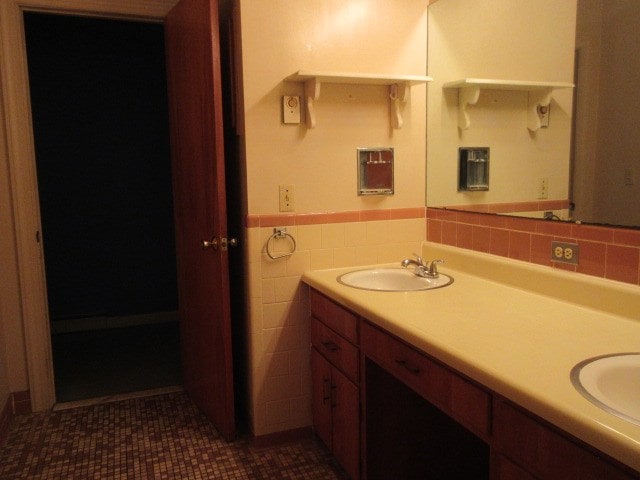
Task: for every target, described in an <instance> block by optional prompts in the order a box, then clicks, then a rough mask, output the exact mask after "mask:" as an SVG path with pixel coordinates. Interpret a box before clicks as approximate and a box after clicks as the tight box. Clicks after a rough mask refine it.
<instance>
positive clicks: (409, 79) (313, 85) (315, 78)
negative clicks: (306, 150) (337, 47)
mask: <svg viewBox="0 0 640 480" xmlns="http://www.w3.org/2000/svg"><path fill="white" fill-rule="evenodd" d="M285 80H286V81H289V82H303V83H304V96H305V99H306V102H305V103H306V110H307V128H314V127H315V126H316V124H317V121H316V112H315V108H314V102H315V101H316V100H318V98H320V85H321V84H323V83H341V84H351V85H388V86H389V100H390V101H391V102H392V112H393V113H392V118H391V123H392V125H393V128H402V123H403V120H402V113H401V111H400V107H401V105H402V104H404V103H406V102H407V100H408V99H409V90H410V88H411V87H412V86H414V85H420V84H423V83H427V82H430V81H432V80H433V79H432V78H431V77H426V76H422V75H382V74H367V73H343V72H317V71H305V70H299V71H298V72H296V73H294V74H293V75H289V76H288V77H287V78H285Z"/></svg>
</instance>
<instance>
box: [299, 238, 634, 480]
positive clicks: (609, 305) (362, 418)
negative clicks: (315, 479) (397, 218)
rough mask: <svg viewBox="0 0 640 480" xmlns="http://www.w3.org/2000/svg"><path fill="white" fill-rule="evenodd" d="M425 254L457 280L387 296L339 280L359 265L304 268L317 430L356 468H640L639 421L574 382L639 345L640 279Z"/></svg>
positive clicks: (576, 473)
mask: <svg viewBox="0 0 640 480" xmlns="http://www.w3.org/2000/svg"><path fill="white" fill-rule="evenodd" d="M423 250H424V251H423V254H424V256H425V257H427V258H445V260H446V261H447V263H446V264H445V266H443V268H442V270H443V271H444V272H446V273H448V274H450V275H451V276H452V277H453V278H454V280H455V281H454V282H453V283H452V284H451V285H448V286H446V287H443V288H438V289H433V290H426V291H416V292H383V291H371V290H363V289H357V288H353V287H349V286H347V285H343V284H341V283H339V282H338V281H337V280H336V278H337V277H338V276H340V275H341V274H343V273H345V272H348V271H353V270H357V268H350V269H334V270H323V271H315V272H308V273H306V274H305V275H304V277H303V280H304V281H305V282H306V283H307V284H308V285H309V286H310V287H311V288H310V292H309V303H310V310H311V342H312V353H311V359H312V360H311V362H312V378H313V419H314V429H315V431H316V433H317V435H318V436H319V437H320V438H321V439H322V440H323V441H324V443H325V444H326V445H327V446H328V447H329V448H330V449H331V450H332V451H333V452H334V454H335V456H336V458H337V459H338V461H339V462H340V463H341V464H342V465H343V467H344V468H345V470H346V471H347V473H348V474H349V475H350V476H351V478H354V479H355V478H367V479H369V480H372V479H385V478H403V479H411V478H474V479H481V478H487V479H489V478H491V479H494V480H495V479H500V480H510V479H535V478H538V479H555V478H557V479H563V480H566V479H580V480H584V479H594V480H595V479H632V478H640V425H636V424H634V423H632V422H629V421H627V420H625V419H622V418H619V417H617V416H615V415H612V414H611V413H609V412H608V411H605V410H604V409H602V408H600V407H598V406H596V405H594V404H592V403H591V402H589V401H588V400H587V399H585V398H584V397H583V396H582V395H581V394H580V393H579V392H578V391H577V390H576V389H575V388H574V386H573V385H572V383H571V380H570V371H571V369H572V367H573V366H574V365H575V364H577V363H579V362H580V361H583V360H584V359H586V358H590V357H593V356H597V355H602V354H606V353H615V352H631V351H636V352H637V351H640V319H639V318H638V316H637V315H638V314H640V294H639V293H638V292H637V288H636V287H632V286H629V287H628V286H626V285H621V284H618V283H617V282H607V281H603V280H601V279H591V278H582V277H583V276H580V275H575V274H573V275H571V274H567V273H566V272H561V271H558V272H556V271H554V270H552V269H547V268H542V267H537V266H535V265H530V264H520V263H519V262H513V261H508V260H504V259H498V258H495V257H493V256H490V255H483V254H476V253H473V252H466V251H460V250H459V249H455V248H452V247H446V246H441V245H438V246H434V245H431V244H425V246H424V249H423ZM445 267H446V268H445ZM483 270H484V271H485V273H486V274H485V275H484V276H482V272H483ZM471 272H474V273H476V272H479V273H480V275H476V274H471ZM576 282H577V283H576ZM550 292H551V293H550ZM593 292H599V293H598V297H599V301H600V302H601V305H602V308H600V309H598V308H595V306H594V305H595V303H594V304H589V302H593V299H591V297H593ZM585 295H586V297H588V298H586V299H585V300H584V302H583V303H580V299H581V298H582V297H583V296H585ZM585 303H586V304H587V305H585ZM633 312H636V313H635V315H636V316H635V318H634V313H633Z"/></svg>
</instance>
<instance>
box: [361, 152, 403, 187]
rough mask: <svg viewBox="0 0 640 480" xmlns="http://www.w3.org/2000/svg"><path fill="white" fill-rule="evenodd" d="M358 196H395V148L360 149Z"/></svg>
mask: <svg viewBox="0 0 640 480" xmlns="http://www.w3.org/2000/svg"><path fill="white" fill-rule="evenodd" d="M357 151H358V195H393V159H394V153H393V148H358V149H357Z"/></svg>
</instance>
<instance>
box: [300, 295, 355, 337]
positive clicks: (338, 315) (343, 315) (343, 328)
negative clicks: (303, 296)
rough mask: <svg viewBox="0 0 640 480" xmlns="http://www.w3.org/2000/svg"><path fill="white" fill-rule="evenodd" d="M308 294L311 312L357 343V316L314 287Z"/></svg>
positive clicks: (335, 330)
mask: <svg viewBox="0 0 640 480" xmlns="http://www.w3.org/2000/svg"><path fill="white" fill-rule="evenodd" d="M309 295H310V296H309V303H310V305H311V314H312V315H313V316H314V317H316V318H317V319H319V320H322V321H323V322H324V323H325V324H326V325H328V326H329V327H330V328H331V329H332V330H333V331H334V332H337V333H339V334H340V335H342V336H343V337H344V338H346V339H347V340H349V341H350V342H351V343H353V344H355V345H357V344H358V317H357V316H356V315H355V314H354V313H352V312H350V311H349V310H346V309H345V308H343V307H341V306H340V305H338V304H337V303H334V302H333V301H331V300H329V299H328V298H327V297H325V296H324V295H322V294H321V293H320V292H318V291H316V290H314V289H311V292H310V294H309Z"/></svg>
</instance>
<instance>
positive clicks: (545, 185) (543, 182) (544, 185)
mask: <svg viewBox="0 0 640 480" xmlns="http://www.w3.org/2000/svg"><path fill="white" fill-rule="evenodd" d="M536 191H537V195H536V198H538V199H543V198H549V179H548V178H546V177H545V178H539V179H538V180H537V184H536Z"/></svg>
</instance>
